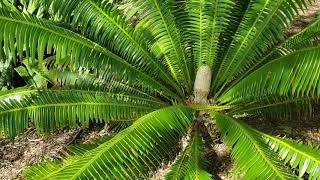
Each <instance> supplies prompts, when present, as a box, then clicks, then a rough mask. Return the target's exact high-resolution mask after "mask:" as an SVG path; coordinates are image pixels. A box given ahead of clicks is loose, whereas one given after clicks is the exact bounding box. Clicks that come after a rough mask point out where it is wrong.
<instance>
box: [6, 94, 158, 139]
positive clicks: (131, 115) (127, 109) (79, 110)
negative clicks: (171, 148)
mask: <svg viewBox="0 0 320 180" xmlns="http://www.w3.org/2000/svg"><path fill="white" fill-rule="evenodd" d="M163 106H164V104H161V103H160V104H159V102H156V101H153V100H149V99H147V98H140V97H134V96H127V95H121V94H113V93H104V92H95V91H80V90H33V89H16V90H12V91H7V92H4V93H2V94H1V96H0V131H2V132H4V133H5V134H6V135H8V136H10V137H14V136H15V135H16V134H18V133H21V132H23V130H24V129H25V128H26V127H27V125H28V122H29V121H30V118H31V121H33V122H34V123H35V126H36V129H37V130H38V131H39V132H48V131H50V130H52V129H55V128H61V127H65V126H67V125H69V126H71V127H75V126H76V122H77V120H78V119H79V121H80V122H81V124H83V125H85V126H86V125H88V123H89V120H96V121H103V120H104V121H123V120H131V119H136V118H138V117H140V116H141V115H144V114H146V113H148V112H151V111H153V110H155V109H158V108H161V107H163Z"/></svg>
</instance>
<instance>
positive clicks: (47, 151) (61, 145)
mask: <svg viewBox="0 0 320 180" xmlns="http://www.w3.org/2000/svg"><path fill="white" fill-rule="evenodd" d="M106 133H107V131H106V130H105V128H104V126H96V127H92V128H90V130H89V129H81V128H79V127H78V128H76V129H67V128H65V129H63V130H58V131H56V132H54V133H51V134H48V135H38V134H37V133H35V129H34V127H33V126H32V125H31V126H30V128H28V129H27V130H26V132H25V133H23V134H22V135H20V136H18V137H16V138H15V139H14V141H12V140H10V139H8V138H1V137H0V180H9V179H23V178H22V177H21V172H22V171H23V170H24V169H26V168H27V167H29V166H31V165H33V164H36V163H39V162H40V161H41V160H43V159H49V160H56V159H59V158H60V157H61V156H60V154H61V152H63V151H65V150H66V147H67V146H68V145H73V144H79V143H91V142H93V141H95V140H97V139H98V138H100V137H102V136H104V135H105V134H106Z"/></svg>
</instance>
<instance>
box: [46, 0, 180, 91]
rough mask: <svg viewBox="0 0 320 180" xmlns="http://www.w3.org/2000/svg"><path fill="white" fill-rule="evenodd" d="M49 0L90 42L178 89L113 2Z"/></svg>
mask: <svg viewBox="0 0 320 180" xmlns="http://www.w3.org/2000/svg"><path fill="white" fill-rule="evenodd" d="M48 3H49V4H51V5H49V6H50V7H52V9H53V11H54V12H55V13H56V14H57V15H60V16H61V17H63V18H64V19H66V20H65V21H66V22H70V21H72V22H71V23H72V24H73V25H74V27H75V28H77V27H79V28H80V29H81V30H82V31H83V32H84V33H85V34H86V35H88V37H90V38H91V39H92V40H93V41H95V42H98V43H99V44H101V45H103V46H106V47H108V49H110V50H112V51H113V52H115V53H116V54H118V55H119V56H121V57H122V58H124V59H126V60H128V62H129V63H130V64H133V65H136V64H139V65H141V66H143V67H144V69H145V72H146V73H147V74H150V75H151V76H152V77H157V79H159V80H160V79H161V80H163V82H164V83H168V84H169V85H171V86H172V87H174V88H176V90H177V91H181V89H180V88H178V86H177V84H176V82H174V81H172V78H171V77H170V76H168V73H167V70H166V69H165V67H162V66H161V62H159V60H158V59H156V58H155V57H154V56H153V55H152V54H151V52H149V50H148V46H149V44H150V42H148V40H147V38H145V37H144V34H143V33H140V32H136V30H135V29H134V27H132V26H130V25H129V24H128V23H127V21H126V20H125V18H124V17H122V15H120V13H119V12H118V10H117V8H116V7H115V6H114V5H113V4H112V3H109V2H108V1H103V0H67V1H65V0H54V1H50V2H48ZM69 19H72V20H69ZM180 93H181V92H180Z"/></svg>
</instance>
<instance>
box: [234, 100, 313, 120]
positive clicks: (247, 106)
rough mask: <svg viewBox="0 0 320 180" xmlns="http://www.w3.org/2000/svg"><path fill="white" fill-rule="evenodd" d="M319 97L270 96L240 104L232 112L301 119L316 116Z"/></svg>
mask: <svg viewBox="0 0 320 180" xmlns="http://www.w3.org/2000/svg"><path fill="white" fill-rule="evenodd" d="M318 102H319V97H307V96H305V97H300V98H297V97H286V96H280V97H278V96H270V97H266V98H263V99H257V100H252V102H245V103H241V104H239V105H238V106H237V107H234V108H233V109H232V110H230V112H229V113H231V114H242V113H247V114H250V115H258V116H263V117H267V118H272V119H283V120H299V119H302V118H306V117H307V118H314V115H315V114H316V111H315V107H316V106H315V105H316V103H318Z"/></svg>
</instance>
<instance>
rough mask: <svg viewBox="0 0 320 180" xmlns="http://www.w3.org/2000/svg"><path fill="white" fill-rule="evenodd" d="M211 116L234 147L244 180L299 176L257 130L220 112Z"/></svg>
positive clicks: (236, 165)
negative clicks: (278, 156) (281, 159)
mask: <svg viewBox="0 0 320 180" xmlns="http://www.w3.org/2000/svg"><path fill="white" fill-rule="evenodd" d="M211 116H212V118H213V119H214V121H215V122H216V125H217V127H218V129H219V132H220V133H221V136H222V138H223V139H224V140H225V141H226V143H227V144H228V145H229V146H230V147H232V157H233V159H234V161H235V171H236V172H239V173H240V175H241V176H243V179H269V178H272V179H297V177H296V176H295V175H294V174H293V173H292V172H290V170H289V169H288V168H286V167H285V164H284V163H283V162H281V161H280V160H279V159H278V158H277V154H276V153H274V152H273V151H272V150H271V149H270V148H269V147H268V145H267V144H266V143H265V140H264V139H263V137H262V136H261V135H260V134H259V133H257V132H256V131H255V130H252V129H251V128H250V127H248V126H247V125H245V124H243V123H241V122H239V121H237V120H236V119H233V118H231V117H229V116H226V115H223V114H220V113H217V112H215V113H211Z"/></svg>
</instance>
